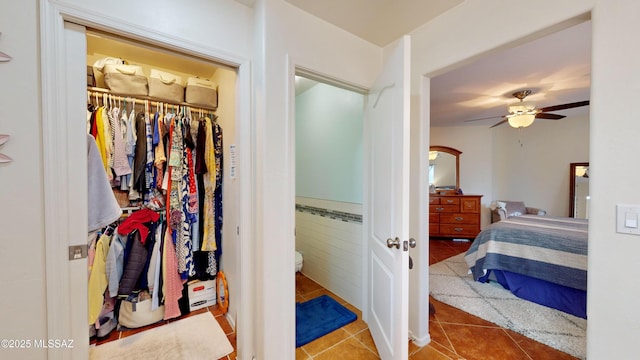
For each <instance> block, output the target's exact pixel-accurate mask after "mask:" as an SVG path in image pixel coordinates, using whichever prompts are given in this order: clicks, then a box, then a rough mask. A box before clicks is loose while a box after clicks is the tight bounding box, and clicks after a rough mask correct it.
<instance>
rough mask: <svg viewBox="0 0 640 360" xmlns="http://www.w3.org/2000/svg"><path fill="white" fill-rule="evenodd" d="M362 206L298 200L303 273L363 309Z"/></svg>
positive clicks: (297, 246)
mask: <svg viewBox="0 0 640 360" xmlns="http://www.w3.org/2000/svg"><path fill="white" fill-rule="evenodd" d="M362 246H363V245H362V205H361V204H352V203H342V202H337V201H327V200H318V199H309V198H301V197H298V198H296V250H298V251H300V252H301V253H302V256H303V259H304V263H303V267H302V273H303V274H304V275H305V276H306V277H308V278H310V279H312V280H313V281H315V282H317V283H318V284H320V285H322V286H323V287H325V288H326V289H327V290H329V291H331V292H333V293H335V294H337V295H338V296H340V297H342V298H343V299H345V300H346V301H348V302H349V303H350V304H352V305H354V306H355V307H357V308H362V266H363V263H362V261H363V260H362V259H363V248H362Z"/></svg>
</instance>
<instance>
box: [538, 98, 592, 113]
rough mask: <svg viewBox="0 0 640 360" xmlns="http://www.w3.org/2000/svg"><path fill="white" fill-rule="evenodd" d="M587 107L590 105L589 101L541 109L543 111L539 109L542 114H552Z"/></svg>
mask: <svg viewBox="0 0 640 360" xmlns="http://www.w3.org/2000/svg"><path fill="white" fill-rule="evenodd" d="M587 105H589V100H586V101H578V102H573V103H568V104H562V105H554V106H547V107H545V108H541V109H538V110H540V112H552V111H558V110H565V109H571V108H576V107H581V106H587Z"/></svg>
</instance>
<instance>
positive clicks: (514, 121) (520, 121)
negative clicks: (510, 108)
mask: <svg viewBox="0 0 640 360" xmlns="http://www.w3.org/2000/svg"><path fill="white" fill-rule="evenodd" d="M535 118H536V115H535V114H515V115H507V119H508V122H509V125H511V127H514V128H516V129H517V128H525V127H527V126H529V125H531V124H533V120H535Z"/></svg>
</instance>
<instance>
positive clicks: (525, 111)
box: [465, 89, 589, 128]
mask: <svg viewBox="0 0 640 360" xmlns="http://www.w3.org/2000/svg"><path fill="white" fill-rule="evenodd" d="M530 94H531V90H528V89H525V90H519V91H516V92H514V93H513V94H511V95H513V96H514V97H515V98H517V99H519V100H520V102H517V103H515V104H512V105H509V107H508V110H509V114H507V115H504V116H502V117H503V120H502V121H500V122H498V123H496V124H494V125H493V126H491V127H492V128H494V127H496V126H499V125H502V124H504V123H506V122H508V123H509V125H511V127H514V128H524V127H527V126H529V125H531V124H533V121H534V120H535V119H547V120H559V119H562V118H564V117H566V116H565V115H558V114H551V113H550V112H551V111H559V110H566V109H571V108H576V107H581V106H587V105H589V101H588V100H586V101H578V102H573V103H568V104H562V105H554V106H547V107H543V108H539V109H536V106H535V104H534V103H532V102H529V101H524V99H525V98H526V97H527V96H529V95H530ZM494 117H497V116H494ZM494 117H489V118H482V119H473V120H465V122H469V121H477V120H487V119H492V118H494Z"/></svg>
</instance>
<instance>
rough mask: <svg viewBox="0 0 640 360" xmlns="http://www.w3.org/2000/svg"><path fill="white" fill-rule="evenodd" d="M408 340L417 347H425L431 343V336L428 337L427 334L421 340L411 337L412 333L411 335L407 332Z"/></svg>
mask: <svg viewBox="0 0 640 360" xmlns="http://www.w3.org/2000/svg"><path fill="white" fill-rule="evenodd" d="M409 338H410V339H411V341H413V343H414V344H415V345H416V346H418V347H423V346H427V345H429V343H430V342H431V335H429V334H427V335H426V336H424V337H422V338H416V337H415V336H413V333H411V331H409Z"/></svg>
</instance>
